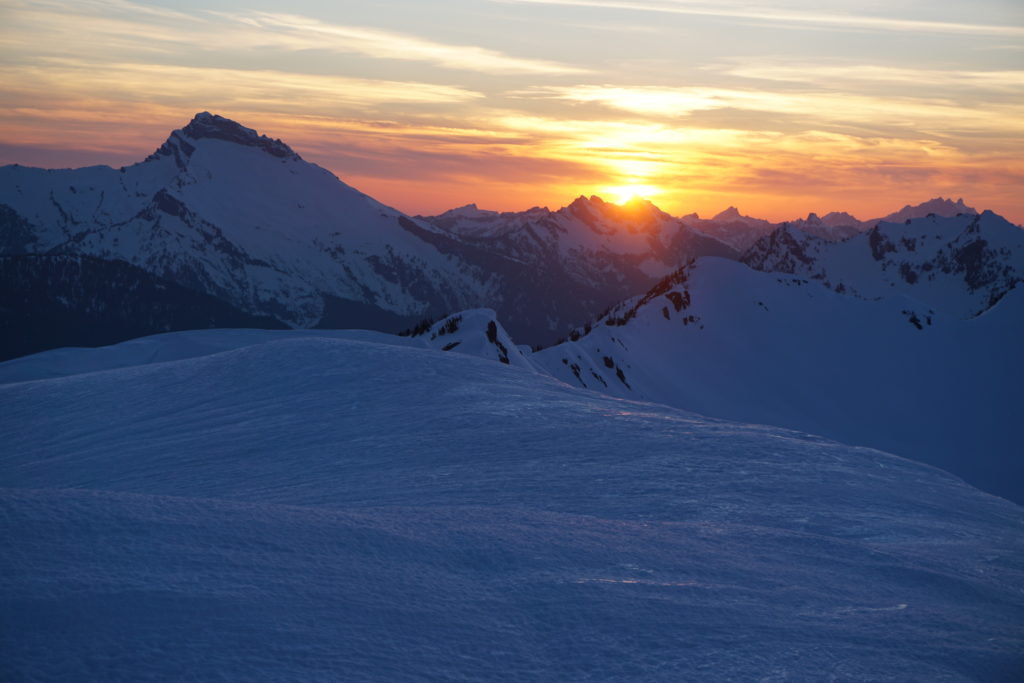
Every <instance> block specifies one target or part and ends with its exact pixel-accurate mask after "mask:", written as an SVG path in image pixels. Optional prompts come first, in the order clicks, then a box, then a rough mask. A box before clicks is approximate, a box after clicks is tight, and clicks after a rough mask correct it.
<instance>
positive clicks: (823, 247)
mask: <svg viewBox="0 0 1024 683" xmlns="http://www.w3.org/2000/svg"><path fill="white" fill-rule="evenodd" d="M742 261H743V262H744V263H746V264H747V265H749V266H751V267H752V268H755V269H757V270H762V271H766V272H778V273H789V274H793V275H799V276H801V277H805V278H809V279H813V280H820V281H821V282H823V283H824V284H825V285H826V286H828V287H832V288H834V289H835V290H836V291H839V292H845V293H848V294H852V295H855V296H859V297H862V298H867V299H878V298H882V297H889V296H895V295H903V296H907V297H909V298H912V299H915V300H917V301H919V302H921V303H924V304H926V305H927V306H929V307H930V308H933V309H935V310H939V311H943V312H945V313H948V314H950V315H953V316H955V317H958V318H968V317H971V316H974V315H978V314H980V313H982V312H984V311H986V310H988V309H989V308H990V307H992V305H993V304H995V303H996V302H997V301H999V299H1000V298H1002V297H1003V296H1005V295H1006V293H1007V292H1009V291H1010V290H1011V289H1013V288H1014V287H1016V286H1017V285H1018V284H1019V283H1020V282H1021V281H1022V280H1024V230H1021V229H1020V228H1019V227H1018V226H1016V225H1013V224H1011V223H1009V222H1008V221H1007V220H1006V219H1004V218H1002V217H1001V216H998V215H996V214H994V213H992V212H991V211H985V212H984V213H982V214H980V215H978V214H971V213H966V214H961V215H957V216H953V217H950V218H943V217H940V216H937V215H934V214H932V215H929V216H928V217H925V218H918V219H906V222H905V223H884V222H883V223H879V224H877V225H876V226H875V227H873V228H871V229H870V230H869V231H867V232H865V233H861V234H858V235H856V236H854V237H852V238H850V239H847V240H845V241H842V242H831V241H828V240H823V239H820V238H818V237H814V236H811V235H807V234H806V233H803V232H802V231H800V230H797V229H795V228H793V227H792V226H783V227H781V228H779V229H778V230H776V231H774V232H772V233H770V234H769V235H767V236H765V237H763V238H761V239H760V240H758V242H757V243H756V244H754V246H752V247H751V248H750V249H749V250H748V251H747V252H746V253H745V254H744V255H743V257H742Z"/></svg>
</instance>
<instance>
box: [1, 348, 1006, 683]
mask: <svg viewBox="0 0 1024 683" xmlns="http://www.w3.org/2000/svg"><path fill="white" fill-rule="evenodd" d="M255 334H257V335H258V336H259V337H261V339H256V337H255V336H251V335H250V336H246V334H245V332H244V331H232V332H230V333H226V334H225V336H224V337H223V338H221V339H217V338H216V333H214V332H202V333H177V334H173V335H161V336H159V337H153V338H150V339H149V340H145V341H146V343H147V344H148V345H150V347H151V350H152V351H153V352H154V358H155V359H157V360H159V359H161V358H168V357H172V356H173V355H174V353H173V349H172V352H171V353H169V354H168V355H166V356H162V355H161V354H160V352H159V347H160V346H161V345H163V344H164V343H165V342H167V343H171V344H172V346H175V347H180V346H181V345H182V344H181V342H182V341H183V340H187V339H188V338H189V337H190V336H193V335H198V336H197V339H200V340H202V339H205V341H204V342H202V341H201V342H197V343H206V344H208V345H209V348H208V352H207V353H205V355H194V356H192V357H187V358H181V359H179V360H166V361H165V362H154V363H149V364H129V365H127V366H125V367H121V368H114V369H109V370H102V371H94V372H85V373H82V374H72V375H68V376H64V377H60V378H54V379H46V380H36V381H26V382H15V383H11V384H6V385H3V386H0V415H2V416H3V418H2V420H0V438H2V439H3V443H4V444H5V448H4V449H3V451H2V452H0V468H2V475H3V482H4V485H5V486H6V487H7V488H5V489H4V490H3V492H2V493H0V506H2V509H3V513H2V514H0V525H2V530H0V533H3V536H4V539H5V552H4V553H3V554H0V620H2V621H0V623H2V630H3V634H4V636H3V638H2V639H0V674H2V677H3V678H5V679H7V680H14V679H25V678H40V679H56V678H75V679H90V680H98V679H104V680H113V679H120V680H138V679H142V678H158V679H164V680H166V679H184V678H201V679H218V678H235V679H238V678H243V679H250V680H251V679H264V680H303V681H309V680H339V679H344V680H510V679H531V680H623V679H634V680H636V679H642V680H664V681H678V680H695V679H709V678H714V679H722V680H764V679H778V680H822V679H823V678H825V679H828V678H831V679H836V680H901V681H912V680H919V681H937V680H941V681H966V680H979V679H980V680H999V679H1009V678H1011V677H1012V676H1013V675H1014V673H1015V672H1019V671H1020V670H1021V667H1022V666H1024V657H1022V654H1021V653H1022V648H1021V645H1022V643H1024V627H1022V624H1024V596H1022V594H1021V591H1020V587H1021V585H1024V536H1022V534H1021V531H1022V525H1024V513H1022V511H1021V508H1019V507H1017V506H1015V505H1012V504H1010V503H1008V502H1006V501H1004V500H1001V499H999V498H996V497H993V496H989V495H986V494H983V493H981V492H979V491H977V490H976V489H973V488H970V487H969V486H966V485H964V484H963V483H962V482H961V481H959V480H957V479H956V478H954V477H951V476H949V475H948V474H945V473H944V472H941V471H938V470H935V469H932V468H930V467H927V466H925V465H921V464H917V463H914V462H911V461H909V460H904V459H900V458H896V457H893V456H890V455H886V454H884V453H880V452H877V451H872V450H867V449H861V448H853V447H849V446H844V445H840V444H837V443H834V442H831V441H826V440H823V439H820V438H817V437H811V436H808V435H805V434H801V433H795V432H788V431H786V430H783V429H777V428H769V427H756V426H746V425H741V424H735V423H728V422H721V421H716V420H713V419H707V418H702V417H699V416H697V415H694V414H692V413H686V412H683V411H680V410H676V409H671V408H666V407H664V406H658V405H654V404H649V403H638V402H633V401H624V400H620V399H615V398H612V397H609V396H603V395H600V394H596V393H593V392H586V391H580V390H578V389H573V388H571V387H569V386H567V385H565V384H562V383H560V382H557V381H555V380H553V379H551V378H549V377H545V376H543V375H541V374H538V373H535V372H531V371H529V370H528V369H522V368H516V367H510V366H506V365H503V364H501V363H498V362H495V361H493V360H484V359H482V358H474V357H471V356H468V355H464V354H457V353H441V352H438V351H436V350H431V349H425V348H413V347H407V346H395V345H384V344H381V343H378V342H376V341H367V340H365V339H364V340H361V341H360V340H354V339H351V338H345V335H351V334H355V333H350V332H343V333H340V332H336V333H330V334H327V335H322V336H307V333H306V332H298V331H279V332H269V331H267V332H259V333H255ZM243 337H244V338H243ZM411 341H414V340H408V339H406V340H405V341H399V342H397V343H399V344H406V343H410V342H411ZM118 348H121V349H125V350H126V351H128V350H130V349H131V347H130V346H128V345H119V347H112V349H109V350H107V351H106V352H107V353H108V354H114V353H115V351H116V349H118ZM96 351H97V350H81V351H80V352H79V353H80V354H82V355H83V357H85V356H91V355H94V354H95V352H96ZM66 353H72V352H71V351H67V352H66ZM133 353H134V351H133ZM44 357H51V358H55V357H56V356H55V355H54V352H50V353H47V354H40V356H38V357H37V359H36V360H40V359H43V358H44ZM64 360H65V361H67V358H65V359H64ZM137 360H139V359H138V358H136V359H135V361H137ZM135 361H131V363H135ZM108 365H116V363H109V362H108ZM88 366H89V363H87V362H86V363H85V364H84V365H83V368H87V367H88Z"/></svg>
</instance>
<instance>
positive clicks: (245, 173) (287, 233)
mask: <svg viewBox="0 0 1024 683" xmlns="http://www.w3.org/2000/svg"><path fill="white" fill-rule="evenodd" d="M0 205H2V206H0V219H2V221H3V226H2V227H3V231H2V232H3V234H4V235H3V240H2V241H0V248H2V250H3V253H6V254H12V253H67V254H82V255H89V256H95V257H99V258H103V259H111V260H121V261H127V262H128V263H131V264H133V265H136V266H138V267H140V268H143V269H144V270H147V271H148V272H150V273H152V274H154V275H157V276H159V277H162V278H165V279H167V280H170V281H172V282H176V283H178V284H181V285H183V286H185V287H189V288H191V289H194V290H196V291H199V292H202V293H207V294H212V295H214V296H217V297H218V298H221V299H223V300H224V301H226V302H228V303H229V304H231V305H233V306H235V307H237V308H239V309H241V310H244V311H247V312H250V313H254V314H262V315H270V316H273V317H275V318H277V319H279V320H281V321H283V322H285V323H287V324H289V325H291V326H299V327H308V326H313V325H317V324H320V325H326V326H331V325H339V324H341V325H344V324H346V323H355V324H359V323H361V322H364V319H365V318H367V317H369V316H370V315H371V314H375V315H377V317H379V318H384V319H386V320H388V321H390V323H391V326H392V327H394V328H395V329H399V328H400V326H401V324H403V323H407V322H410V321H414V320H417V319H419V318H422V317H423V316H425V315H428V314H430V313H434V314H437V313H442V312H447V311H451V310H456V309H460V308H465V307H467V306H468V305H472V304H475V303H478V302H479V301H480V300H482V299H486V298H488V296H490V295H492V294H493V292H494V288H493V283H492V282H491V278H490V277H489V275H488V274H487V273H485V272H483V271H482V270H481V269H480V268H478V267H476V266H474V265H473V264H470V263H467V262H465V261H463V260H460V259H459V258H458V257H456V256H452V255H450V254H442V253H441V252H440V251H438V249H437V248H436V247H435V246H433V245H431V244H429V243H428V242H426V241H424V240H423V239H422V238H421V237H420V236H418V235H416V234H414V233H413V232H412V231H410V229H409V228H408V227H407V225H412V227H414V228H415V230H416V231H418V232H422V231H430V230H434V228H432V227H431V226H429V225H428V224H416V225H413V224H412V220H411V219H410V218H409V217H407V216H404V215H403V214H401V213H400V212H398V211H396V210H394V209H391V208H389V207H386V206H384V205H383V204H380V203H379V202H377V201H375V200H373V199H372V198H370V197H368V196H366V195H364V194H362V193H361V192H358V191H357V190H355V189H353V188H351V187H349V186H347V185H345V184H344V183H343V182H341V181H340V180H338V178H336V177H335V176H334V175H332V174H331V173H329V172H328V171H326V170H324V169H322V168H320V167H318V166H316V165H314V164H311V163H308V162H305V161H303V160H302V159H301V158H300V157H299V156H298V155H297V154H295V153H294V152H293V151H292V150H291V149H290V148H289V147H288V146H287V145H286V144H284V143H283V142H281V141H279V140H271V139H270V138H267V137H266V136H261V135H258V134H257V133H256V132H255V131H253V130H251V129H248V128H244V127H243V126H241V125H239V124H237V123H235V122H233V121H230V120H228V119H225V118H222V117H220V116H215V115H211V114H208V113H202V114H198V115H196V117H195V118H194V119H193V120H192V122H191V123H189V124H188V125H187V126H185V127H184V128H182V129H180V130H177V131H174V132H173V133H172V134H171V135H170V137H169V138H168V139H167V141H166V142H165V143H164V144H163V145H162V146H161V147H160V148H159V149H158V150H157V151H156V152H155V153H154V154H153V155H151V156H150V157H149V158H147V159H146V160H145V161H143V162H141V163H138V164H135V165H133V166H128V167H124V168H121V169H113V168H109V167H105V166H96V167H91V168H82V169H73V170H42V169H35V168H25V167H21V166H6V167H3V168H0Z"/></svg>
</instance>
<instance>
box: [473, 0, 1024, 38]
mask: <svg viewBox="0 0 1024 683" xmlns="http://www.w3.org/2000/svg"><path fill="white" fill-rule="evenodd" d="M491 1H492V2H500V3H506V4H531V5H534V4H536V5H567V6H573V7H589V8H603V9H622V10H631V11H641V12H658V13H665V14H683V15H695V16H709V17H724V18H732V19H752V20H758V21H764V22H771V23H776V24H789V25H794V26H800V25H814V26H820V27H822V28H833V29H845V30H850V29H854V30H868V31H898V32H910V33H948V34H966V35H984V36H1004V37H1024V27H1020V26H1012V25H992V24H972V23H966V22H947V21H931V20H927V19H901V18H898V17H881V16H867V15H858V14H838V13H828V12H821V11H817V10H814V11H807V10H801V9H781V8H770V7H755V6H752V5H750V4H749V3H730V2H727V1H726V0H722V1H720V2H716V3H707V2H689V1H687V0H659V1H655V2H647V1H643V0H641V1H633V0H491Z"/></svg>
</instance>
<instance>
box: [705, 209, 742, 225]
mask: <svg viewBox="0 0 1024 683" xmlns="http://www.w3.org/2000/svg"><path fill="white" fill-rule="evenodd" d="M740 218H744V216H743V214H741V213H740V211H739V209H737V208H736V207H735V206H730V207H729V208H728V209H726V210H725V211H722V212H721V213H719V214H717V215H716V216H715V217H714V218H712V219H711V220H713V221H728V220H737V219H740Z"/></svg>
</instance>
